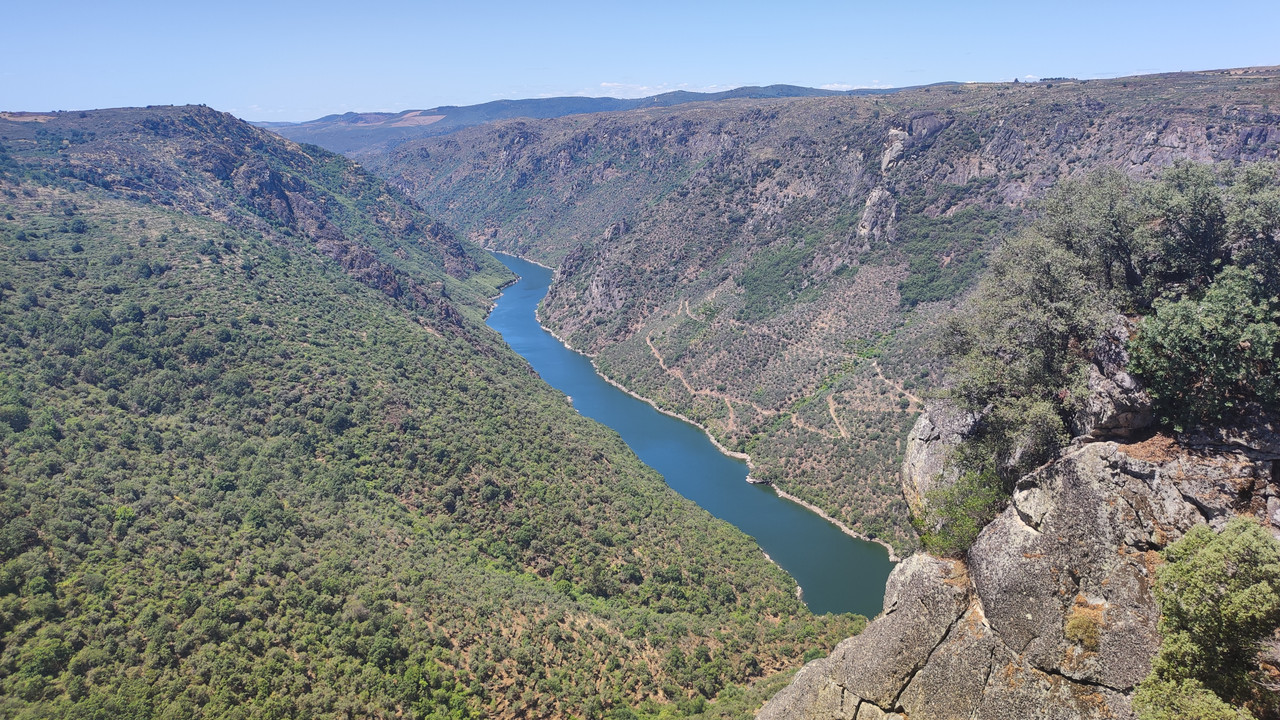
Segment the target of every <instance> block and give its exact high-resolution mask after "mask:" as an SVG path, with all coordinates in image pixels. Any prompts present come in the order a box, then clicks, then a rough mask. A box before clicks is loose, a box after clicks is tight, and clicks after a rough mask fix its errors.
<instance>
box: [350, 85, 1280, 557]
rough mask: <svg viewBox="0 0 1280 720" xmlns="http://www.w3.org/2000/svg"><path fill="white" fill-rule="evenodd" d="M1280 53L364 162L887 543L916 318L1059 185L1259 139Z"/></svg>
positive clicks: (923, 319)
mask: <svg viewBox="0 0 1280 720" xmlns="http://www.w3.org/2000/svg"><path fill="white" fill-rule="evenodd" d="M1273 108H1280V73H1278V72H1277V69H1276V68H1253V69H1242V70H1229V71H1214V72H1204V73H1179V74H1172V75H1157V76H1144V77H1133V78H1121V79H1116V80H1090V81H1055V82H1042V83H1030V84H1018V83H1013V84H986V85H957V86H945V87H932V88H922V89H917V90H907V91H902V92H898V93H894V94H891V95H885V96H878V97H839V98H799V99H795V98H792V99H773V100H735V101H726V102H721V103H716V104H714V105H713V104H697V105H688V106H681V107H677V108H669V109H654V110H638V111H630V112H623V113H610V114H600V115H583V116H573V117H566V118H560V119H555V120H543V121H520V120H515V121H509V122H505V123H498V124H495V125H491V126H485V127H480V128H471V129H467V130H463V131H460V132H458V133H454V134H452V135H449V136H447V137H441V138H433V139H427V140H421V141H414V142H409V143H405V144H402V145H400V146H398V147H397V148H396V149H395V150H394V151H393V152H391V153H390V154H388V155H385V156H382V157H369V158H366V159H365V160H364V162H365V163H366V165H368V166H369V167H370V168H371V169H373V170H374V171H375V172H377V173H379V174H381V175H383V176H384V177H387V178H389V179H390V180H391V181H392V182H393V183H394V184H396V185H398V186H399V187H401V188H403V189H404V190H405V191H406V192H407V193H408V194H409V195H411V196H412V197H414V198H416V199H418V200H419V202H421V203H423V205H424V206H425V207H427V208H428V209H429V210H430V211H431V212H433V213H435V214H436V215H437V216H438V217H441V218H443V219H446V220H447V221H448V222H450V223H451V224H452V225H453V226H454V227H457V228H458V229H459V231H460V232H463V233H465V234H466V235H467V237H469V238H470V239H472V240H473V241H475V242H477V243H480V244H485V245H489V246H492V247H495V248H498V249H502V250H505V251H508V252H515V253H519V254H523V255H527V256H529V257H533V258H535V259H539V260H541V261H543V262H547V263H550V264H555V265H557V266H558V271H559V272H558V274H557V279H556V282H555V284H554V285H553V287H552V291H551V293H550V294H549V295H548V298H547V300H546V302H545V306H544V308H543V318H544V320H545V322H546V323H547V325H548V326H550V327H551V328H553V329H555V330H556V332H557V333H559V334H560V335H561V336H562V337H564V338H566V339H567V340H568V341H569V342H570V343H571V344H573V345H574V346H575V347H578V348H580V349H582V350H584V351H587V352H589V353H592V354H594V355H596V361H597V364H598V365H599V367H600V368H601V370H602V371H604V372H605V373H606V374H608V375H609V376H611V377H613V378H615V379H617V380H619V381H621V382H622V383H624V384H625V385H627V386H628V387H629V388H631V389H633V390H635V391H637V392H639V393H640V394H643V395H646V396H649V397H652V398H654V399H656V400H657V401H658V402H659V403H661V404H662V405H663V406H664V407H667V408H670V409H673V410H676V411H679V412H681V413H683V414H685V415H688V416H690V417H692V418H694V419H696V420H698V421H699V422H701V423H703V424H704V425H706V426H707V427H708V428H710V429H711V431H712V432H713V433H714V434H715V435H716V436H717V437H719V438H720V439H722V440H723V441H724V443H725V444H726V445H728V446H729V447H732V448H734V449H738V450H743V451H746V452H749V453H750V454H751V456H752V458H753V459H754V461H755V464H756V470H755V474H756V475H757V476H758V477H761V478H767V479H770V480H772V481H774V482H775V483H776V484H777V485H778V486H779V487H780V488H782V489H785V490H787V491H789V492H791V493H793V494H795V495H797V496H800V497H802V498H804V499H806V500H809V501H812V502H814V503H816V504H817V505H819V506H821V507H823V508H824V509H825V510H827V511H828V512H830V513H832V514H833V515H835V516H837V517H839V518H841V519H842V520H844V521H845V522H847V523H849V524H851V525H853V526H854V527H856V528H859V529H861V530H862V531H864V532H867V533H869V534H872V535H877V536H880V537H883V538H885V539H887V540H888V541H890V542H891V543H893V544H895V545H896V546H897V547H899V548H900V549H906V548H909V547H911V546H912V545H914V543H915V538H914V534H913V532H912V531H911V529H910V527H909V524H908V520H907V509H906V506H905V504H904V503H903V501H902V499H901V495H900V492H899V487H898V481H897V477H896V474H897V469H898V465H899V462H900V458H901V452H902V450H903V443H904V440H905V435H906V433H907V431H908V429H909V428H910V427H911V425H912V422H913V420H914V417H915V414H916V412H917V410H918V409H919V407H920V398H921V397H922V396H923V395H926V394H927V393H928V392H929V391H930V389H931V388H934V387H935V386H936V385H937V383H938V381H939V378H938V374H937V368H936V367H935V364H934V361H933V359H932V353H931V351H930V349H929V348H930V344H929V343H930V335H931V332H932V330H933V328H935V327H936V325H937V321H938V319H939V318H941V317H943V316H945V315H947V314H948V313H949V312H950V310H951V308H952V307H953V304H954V303H955V302H956V301H957V300H958V298H960V297H961V295H962V294H963V293H964V292H965V291H966V289H967V288H969V287H970V286H971V284H972V282H973V280H974V278H975V277H976V275H977V273H978V272H979V271H980V270H981V268H982V267H983V263H984V258H985V257H986V254H987V253H988V251H989V250H990V249H991V248H992V246H993V245H994V244H995V243H998V242H999V241H1000V239H1001V238H1002V237H1004V236H1005V235H1007V234H1008V233H1010V232H1011V231H1012V230H1013V229H1014V228H1016V227H1018V226H1020V225H1021V224H1023V223H1024V222H1026V220H1027V218H1028V217H1029V216H1030V215H1031V214H1033V213H1034V208H1035V202H1036V200H1037V199H1038V198H1040V197H1041V196H1042V195H1043V193H1044V192H1045V191H1046V189H1047V188H1048V187H1049V186H1051V185H1052V184H1053V183H1054V182H1055V181H1056V180H1057V179H1059V178H1062V177H1074V176H1079V175H1083V174H1084V173H1085V172H1087V171H1088V170H1090V169H1092V168H1097V167H1101V166H1109V167H1115V168H1119V169H1122V170H1124V171H1125V172H1127V173H1129V174H1132V175H1135V176H1143V177H1146V176H1153V175H1155V174H1156V173H1158V172H1159V171H1160V170H1162V169H1163V168H1166V167H1168V166H1169V165H1170V164H1171V163H1173V162H1174V161H1175V160H1177V159H1179V158H1190V159H1194V160H1198V161H1204V162H1226V163H1243V162H1250V161H1254V160H1259V159H1266V158H1275V157H1276V155H1277V151H1278V150H1280V113H1277V112H1276V111H1274V110H1273Z"/></svg>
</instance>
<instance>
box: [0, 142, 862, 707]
mask: <svg viewBox="0 0 1280 720" xmlns="http://www.w3.org/2000/svg"><path fill="white" fill-rule="evenodd" d="M162 129H163V130H164V132H165V133H169V134H162V135H161V137H165V138H169V139H175V138H176V137H177V136H178V135H179V134H180V133H181V132H186V131H184V130H182V129H181V128H179V127H172V126H169V125H162ZM140 135H141V136H142V137H144V138H145V137H149V136H148V135H147V134H146V133H141V134H140ZM101 137H102V135H101V134H100V135H99V140H101ZM197 137H198V136H197ZM175 142H176V140H175ZM85 144H86V145H91V142H88V141H86V143H85ZM91 146H92V145H91ZM67 147H69V146H68V145H67V144H64V143H62V142H57V143H52V144H51V147H50V148H49V149H48V150H43V149H39V148H37V149H36V150H33V151H27V150H23V151H21V152H17V151H15V152H12V153H6V154H4V155H3V160H4V163H3V171H4V172H5V173H6V175H7V178H4V179H0V191H2V192H3V197H0V217H3V218H4V219H3V220H2V221H0V253H3V254H2V255H0V266H3V267H4V268H5V272H4V277H3V282H2V283H0V698H3V699H0V717H36V716H40V717H112V718H148V717H182V718H187V717H245V718H282V717H326V716H328V717H337V716H360V717H391V716H405V717H479V716H500V717H567V716H571V715H572V716H579V717H601V716H605V715H610V716H614V717H630V716H633V715H634V716H650V715H657V714H667V715H672V714H677V715H678V714H693V713H698V712H702V711H708V712H712V713H713V714H714V716H717V717H719V716H724V715H726V714H729V715H733V714H735V713H736V714H745V713H749V712H750V711H751V709H752V703H753V702H755V703H757V704H758V702H759V701H760V700H761V699H762V697H763V696H762V693H767V692H768V691H769V688H775V689H776V685H772V684H770V685H766V686H763V687H761V688H760V689H751V688H746V687H745V686H746V685H748V684H749V683H751V682H753V681H754V680H756V679H757V678H761V677H763V676H765V675H768V674H770V673H774V672H776V671H779V670H781V669H784V668H786V667H790V666H794V665H796V664H798V663H799V662H800V661H801V660H802V659H803V657H804V655H805V653H806V650H807V649H810V648H814V647H823V646H826V647H830V646H831V645H833V644H834V643H835V642H836V641H838V640H839V639H841V638H843V637H845V636H847V635H849V634H852V633H855V632H857V630H858V628H859V627H860V626H861V622H862V620H861V619H860V618H855V617H853V616H841V617H821V618H815V617H813V616H812V615H810V614H809V613H808V612H807V611H806V610H805V609H804V607H803V606H802V605H801V604H800V602H799V601H798V600H797V599H796V598H795V595H794V583H793V582H792V581H791V580H790V579H789V578H787V577H786V576H785V575H784V574H783V573H782V572H781V571H780V570H779V569H777V568H776V567H775V566H773V565H771V564H770V563H768V562H766V561H765V559H764V558H763V557H762V555H761V553H760V552H759V549H758V548H757V547H756V546H755V545H754V543H752V542H751V541H750V539H748V538H746V537H745V536H743V535H741V533H738V532H737V531H735V530H733V529H732V528H730V527H728V526H727V525H725V524H723V523H720V522H717V521H715V520H713V519H712V518H710V517H709V516H707V515H706V513H704V512H702V511H701V510H699V509H697V508H696V507H695V506H693V505H692V504H691V503H688V502H687V501H685V500H683V499H682V498H680V497H679V496H678V495H676V494H675V493H673V492H671V491H670V490H669V489H667V488H666V487H665V485H664V484H663V483H662V480H661V478H660V477H658V476H656V474H654V473H653V472H652V471H650V470H648V469H647V468H645V467H644V466H643V465H641V464H640V463H639V462H638V461H637V460H636V459H635V457H634V456H633V455H632V454H631V453H630V452H629V451H628V450H627V449H626V448H625V446H624V445H623V444H622V443H621V442H620V441H619V440H618V438H617V436H616V435H614V434H613V433H611V432H609V431H607V430H605V429H604V428H602V427H600V426H598V425H596V424H594V423H591V422H588V421H585V420H583V419H582V418H580V417H579V416H577V415H576V413H574V411H573V410H572V408H571V407H570V406H569V405H568V404H567V403H565V402H564V400H563V397H562V396H560V395H558V394H557V393H555V392H553V391H551V390H550V389H548V388H546V387H545V386H543V385H541V384H540V383H538V382H537V381H536V379H535V378H534V377H533V376H532V373H531V372H530V371H529V369H528V367H527V365H526V364H525V363H524V362H523V361H521V360H520V359H519V358H517V357H515V356H514V355H512V354H511V353H510V352H509V351H508V350H506V349H505V348H503V346H502V345H501V343H500V341H499V340H498V338H497V337H496V336H495V335H493V334H492V333H491V332H490V331H489V330H488V329H487V328H484V327H483V326H482V325H481V324H480V323H478V322H475V321H473V320H472V319H470V317H469V315H471V311H469V310H467V309H466V308H467V306H468V305H469V304H470V303H472V302H473V300H472V298H474V297H476V296H475V295H473V294H472V293H474V292H475V291H476V288H477V287H478V286H469V287H464V286H463V285H453V286H451V285H449V283H448V282H446V283H445V284H444V285H445V287H444V291H445V292H444V294H443V295H442V294H440V289H441V288H439V287H438V286H437V287H436V288H435V292H436V295H435V296H434V297H435V300H433V301H432V302H430V303H427V304H424V303H422V302H421V299H422V298H415V297H410V296H407V295H404V294H402V295H399V296H397V295H396V294H394V293H389V292H388V291H387V290H388V287H387V286H386V285H385V284H382V283H380V282H370V277H369V276H368V275H367V274H362V273H361V272H360V270H361V269H362V268H359V267H352V266H350V264H349V263H346V262H344V259H345V258H347V257H348V256H349V254H350V253H346V254H339V256H338V257H334V256H333V255H332V254H331V253H329V252H327V251H326V250H325V249H324V247H321V245H322V243H319V242H318V241H316V240H317V237H318V236H317V235H316V234H315V232H313V231H314V230H316V227H315V226H309V225H307V224H306V223H303V224H301V225H297V226H296V227H289V226H288V224H287V223H281V224H280V225H279V227H272V228H267V229H266V230H265V231H258V230H255V229H254V223H250V224H248V225H245V226H243V227H241V226H239V225H238V224H236V223H229V222H226V221H224V220H223V219H221V218H219V217H217V214H216V213H211V215H213V216H212V217H199V216H196V215H194V214H192V213H190V212H188V211H187V210H186V208H185V207H184V205H183V203H185V202H191V203H195V205H193V207H194V206H196V205H198V206H201V207H206V208H216V207H217V205H216V203H213V204H205V203H206V202H211V201H209V200H208V198H207V197H204V196H202V195H201V194H200V192H198V191H197V190H199V186H196V185H192V184H190V183H188V182H186V181H175V183H176V184H174V185H173V186H172V188H171V192H172V193H173V195H172V198H173V202H172V204H166V203H161V202H149V201H146V200H145V198H149V197H150V196H148V195H144V194H142V192H141V191H139V190H134V189H127V188H126V187H124V186H121V185H118V184H117V183H116V181H114V180H112V179H111V177H113V176H115V175H119V170H120V168H119V167H117V166H114V165H111V164H109V163H108V162H107V161H106V160H104V159H103V158H101V157H99V158H98V159H97V160H95V161H92V162H91V161H90V159H89V158H88V157H87V156H85V155H83V154H76V152H73V151H68V150H66V148H67ZM99 147H100V146H99ZM59 148H62V149H59ZM29 152H34V153H36V154H34V155H28V154H24V153H29ZM133 152H134V153H135V156H134V158H133V161H134V162H137V163H139V164H143V165H146V164H152V163H154V164H155V165H156V172H154V173H153V175H155V174H163V173H162V172H161V171H162V170H163V171H164V172H167V173H172V172H174V170H173V168H167V166H163V163H161V162H160V161H159V159H158V157H157V156H155V155H150V154H148V153H147V152H146V151H145V144H144V143H142V142H139V143H138V144H137V146H136V147H135V148H134V150H133ZM320 152H321V151H319V150H316V151H315V153H317V154H318V153H320ZM40 153H43V154H40ZM64 157H65V158H66V163H65V166H68V167H72V168H89V167H98V168H99V169H100V171H101V172H102V173H103V175H104V177H106V178H107V179H106V180H105V181H104V182H103V183H87V182H85V181H84V180H82V179H78V178H76V177H71V176H63V175H59V174H57V173H51V172H49V171H48V170H47V169H46V168H48V167H51V166H52V167H56V166H58V165H59V164H63V159H64ZM244 161H245V162H248V160H244ZM234 162H239V161H233V165H234ZM326 162H329V161H326ZM335 162H336V161H335ZM94 163H97V164H96V165H95V164H94ZM344 172H345V171H344ZM108 188H109V189H108ZM202 197H203V200H202V199H201V198H202ZM248 197H250V198H252V197H255V196H254V195H252V194H251V195H249V196H248ZM193 198H194V199H193ZM333 201H334V202H337V203H339V204H345V203H351V202H354V201H352V200H351V198H350V197H349V196H347V195H338V194H335V195H334V200H333ZM297 206H298V205H296V204H295V205H294V207H297ZM279 211H280V207H276V206H272V205H270V204H269V203H268V204H267V205H264V206H262V207H261V208H259V213H260V214H259V215H255V217H258V218H259V219H260V220H262V221H263V222H269V221H270V220H271V219H273V218H274V219H276V220H279V217H280V216H279V215H277V214H276V213H278V212H279ZM404 211H405V212H411V209H409V210H404ZM255 223H256V221H255ZM308 228H310V229H308ZM286 230H287V232H286ZM406 232H407V231H406ZM353 235H354V231H353ZM430 237H435V238H436V239H437V240H438V239H439V234H438V233H437V235H436V236H424V235H421V234H419V235H415V234H413V233H412V232H407V234H405V235H403V236H402V239H403V240H404V241H405V243H406V244H404V245H402V246H401V247H400V248H399V250H401V252H400V254H399V255H396V254H394V253H392V255H391V256H392V257H395V258H397V259H398V260H399V261H400V263H401V264H399V265H396V266H394V267H395V272H396V273H402V275H397V277H400V278H402V279H403V282H405V283H407V282H408V281H410V280H413V279H414V278H415V277H416V276H415V275H414V274H413V265H414V263H422V264H423V267H426V266H427V265H430V264H432V263H437V264H436V265H435V266H434V267H435V268H436V269H435V270H433V271H432V272H433V273H435V274H434V275H432V277H437V278H439V277H442V276H444V275H447V272H446V271H445V270H443V269H442V268H446V267H447V266H448V264H449V262H451V261H448V260H447V259H446V258H444V257H441V256H436V257H435V259H434V260H433V259H432V253H433V252H435V251H434V250H432V249H431V246H430V245H429V243H431V242H434V241H433V240H430ZM414 238H417V239H416V240H414ZM409 240H414V242H422V243H423V245H424V248H423V251H422V252H421V253H419V252H418V250H417V248H416V247H415V246H414V245H411V244H408V241H409ZM313 241H316V242H313ZM445 254H446V255H447V254H448V253H447V252H446V253H445ZM400 256H403V257H400ZM466 256H467V253H466V251H465V248H464V249H463V252H462V255H461V256H459V257H462V258H465V257H466ZM484 267H486V266H483V265H477V269H473V270H470V271H463V270H458V271H457V272H459V273H460V274H463V275H464V276H466V277H467V278H468V280H459V279H458V278H454V281H459V282H467V281H469V279H470V278H473V277H476V276H477V274H479V275H483V274H484V272H485V271H484V270H483V268H484ZM467 273H470V274H469V275H468V274H467ZM448 277H453V276H452V275H448ZM494 277H495V278H496V276H494ZM450 282H453V281H450ZM450 287H453V288H454V290H455V293H456V294H458V295H466V297H465V298H462V299H461V300H459V302H460V303H461V307H462V308H463V309H462V310H460V311H451V310H450V308H451V307H452V305H451V303H450V299H449V298H448V297H446V296H445V295H448V293H449V289H450ZM428 289H429V288H428ZM437 300H438V301H439V302H436V301H437ZM429 309H434V310H435V312H425V311H426V310H429ZM717 697H719V698H720V702H716V703H713V704H708V701H709V700H711V699H715V698H717Z"/></svg>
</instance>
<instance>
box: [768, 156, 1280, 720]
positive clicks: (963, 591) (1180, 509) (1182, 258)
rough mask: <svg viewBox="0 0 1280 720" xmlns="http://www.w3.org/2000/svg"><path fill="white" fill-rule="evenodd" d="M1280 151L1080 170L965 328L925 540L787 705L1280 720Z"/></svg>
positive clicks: (1002, 267)
mask: <svg viewBox="0 0 1280 720" xmlns="http://www.w3.org/2000/svg"><path fill="white" fill-rule="evenodd" d="M1278 236H1280V164H1277V163H1274V162H1268V163H1256V164H1252V165H1248V166H1245V167H1241V168H1236V167H1232V166H1218V167H1210V166H1207V165H1199V164H1196V163H1192V162H1185V161H1184V162H1179V163H1176V164H1175V165H1174V166H1173V167H1171V168H1170V169H1169V170H1167V171H1166V172H1164V173H1162V174H1161V176H1160V178H1159V179H1158V180H1154V181H1134V180H1131V179H1129V178H1126V177H1125V176H1123V175H1121V174H1119V173H1117V172H1115V171H1114V170H1112V171H1104V172H1098V173H1091V174H1090V175H1089V176H1087V177H1086V178H1085V179H1083V180H1082V181H1078V182H1077V181H1068V182H1063V183H1060V184H1059V185H1058V186H1057V187H1056V188H1055V189H1054V190H1053V191H1052V192H1051V193H1050V196H1049V197H1048V198H1047V199H1046V202H1045V211H1044V215H1043V216H1042V217H1041V218H1040V219H1039V221H1038V222H1037V223H1036V224H1035V226H1034V227H1033V228H1031V229H1029V230H1027V231H1025V232H1023V233H1020V234H1019V235H1018V236H1017V237H1015V238H1012V239H1010V240H1009V241H1008V242H1006V243H1005V244H1004V245H1003V246H1002V247H1001V248H1000V249H999V250H998V251H997V253H996V255H995V256H994V257H993V259H992V262H991V264H990V267H989V269H988V271H987V273H986V274H985V276H984V277H983V279H982V281H981V282H980V284H979V286H978V288H977V290H976V291H975V292H974V294H973V296H972V297H971V300H970V302H968V303H966V307H965V309H964V310H963V311H962V312H961V313H960V314H959V316H958V317H957V318H955V319H954V320H953V321H951V322H949V323H948V328H947V332H946V338H947V339H946V342H945V343H944V345H943V347H944V349H945V352H946V355H947V357H948V360H949V362H948V368H947V376H948V378H949V387H948V389H949V393H948V396H947V397H946V398H945V399H944V400H939V401H938V402H937V403H935V404H933V405H932V406H931V407H930V408H929V410H928V412H926V414H925V415H923V416H922V417H921V419H920V421H919V422H918V423H917V425H916V428H915V429H914V430H913V432H912V434H911V438H910V441H909V448H908V452H907V460H906V461H905V462H904V464H903V476H904V482H903V490H904V493H905V494H906V495H907V496H908V497H910V498H912V505H913V510H914V511H915V517H916V519H917V521H918V523H919V527H920V528H921V530H922V537H923V538H924V541H925V545H926V548H927V549H928V550H929V551H930V552H931V553H933V554H924V553H920V554H917V555H914V556H912V557H910V558H908V559H907V560H905V561H904V562H903V563H901V564H900V565H898V567H897V568H895V570H894V572H893V574H892V575H891V577H890V579H889V582H888V587H887V589H886V593H885V602H884V610H883V613H882V614H881V615H880V616H879V617H877V618H876V620H875V621H874V622H872V623H871V624H870V625H868V627H867V629H866V631H865V632H864V633H862V634H860V635H859V636H857V637H854V638H850V639H849V640H847V641H845V642H843V643H841V645H840V646H839V647H838V648H837V649H836V651H835V652H834V653H832V655H831V656H830V657H829V658H825V659H822V660H817V661H815V662H814V663H811V664H810V665H808V666H807V667H806V668H805V670H803V671H801V673H800V674H798V675H797V677H796V680H795V682H793V683H792V685H790V686H789V687H788V688H787V689H786V690H785V691H783V692H782V693H780V694H779V695H777V696H776V697H774V698H773V699H771V700H770V702H769V704H768V705H767V706H766V707H765V709H764V710H763V711H762V712H761V713H760V715H759V717H760V718H761V720H766V719H769V720H772V719H774V718H777V719H782V718H786V719H787V720H802V719H807V718H813V719H817V718H845V719H846V720H852V718H855V717H857V718H864V717H874V718H882V717H885V718H889V717H891V718H903V717H910V718H913V719H914V720H932V719H934V718H956V717H963V718H1007V717H1017V718H1028V719H1036V718H1042V719H1044V720H1048V719H1049V718H1067V717H1070V718H1080V719H1082V720H1084V719H1090V720H1091V719H1095V718H1096V719H1098V720H1101V719H1102V718H1109V719H1113V720H1115V719H1124V720H1172V719H1173V718H1198V719H1201V720H1207V719H1209V718H1213V719H1214V720H1255V719H1256V720H1274V719H1275V718H1280V683H1277V682H1276V681H1277V679H1278V678H1280V670H1278V668H1280V432H1277V431H1278V430H1280V384H1278V382H1277V380H1278V378H1280V252H1278V248H1277V242H1276V241H1277V238H1278Z"/></svg>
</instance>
